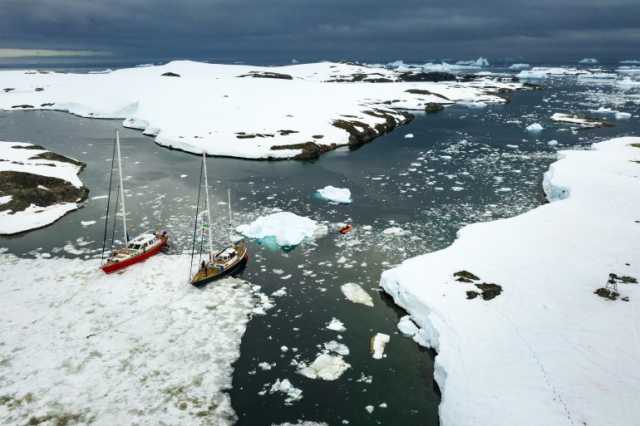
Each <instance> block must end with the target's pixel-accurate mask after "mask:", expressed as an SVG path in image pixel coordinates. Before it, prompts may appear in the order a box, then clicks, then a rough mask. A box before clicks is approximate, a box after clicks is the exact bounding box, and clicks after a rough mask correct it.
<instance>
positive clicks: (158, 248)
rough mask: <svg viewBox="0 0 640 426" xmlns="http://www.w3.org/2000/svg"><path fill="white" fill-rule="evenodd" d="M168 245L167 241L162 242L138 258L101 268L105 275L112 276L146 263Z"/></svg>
mask: <svg viewBox="0 0 640 426" xmlns="http://www.w3.org/2000/svg"><path fill="white" fill-rule="evenodd" d="M166 245H167V242H166V241H164V240H163V241H162V243H160V244H157V245H155V246H153V247H151V248H150V249H149V250H147V251H145V252H142V253H140V254H138V255H136V256H131V257H130V258H128V259H125V260H123V261H121V262H117V263H106V264H104V265H102V266H101V267H100V269H102V271H104V273H106V274H111V273H113V272H116V271H119V270H121V269H124V268H126V267H127V266H131V265H133V264H136V263H140V262H144V261H145V260H147V259H148V258H150V257H151V256H155V255H156V254H158V253H160V251H161V250H162V249H163V248H164V247H165V246H166Z"/></svg>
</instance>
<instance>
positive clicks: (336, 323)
mask: <svg viewBox="0 0 640 426" xmlns="http://www.w3.org/2000/svg"><path fill="white" fill-rule="evenodd" d="M327 328H328V329H329V330H333V331H337V332H339V333H341V332H344V331H346V330H347V328H346V327H345V326H344V324H343V323H342V321H340V320H339V319H337V318H331V322H330V323H329V324H328V325H327Z"/></svg>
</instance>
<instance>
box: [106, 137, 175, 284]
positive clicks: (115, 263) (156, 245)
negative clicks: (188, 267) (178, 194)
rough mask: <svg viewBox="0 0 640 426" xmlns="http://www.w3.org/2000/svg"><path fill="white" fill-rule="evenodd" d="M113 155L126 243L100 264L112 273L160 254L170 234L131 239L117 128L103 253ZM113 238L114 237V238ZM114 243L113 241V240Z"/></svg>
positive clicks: (164, 233) (151, 234)
mask: <svg viewBox="0 0 640 426" xmlns="http://www.w3.org/2000/svg"><path fill="white" fill-rule="evenodd" d="M113 157H117V159H118V177H119V179H120V185H119V187H118V196H117V197H116V210H117V209H118V205H117V203H118V199H120V198H121V199H122V200H121V208H122V211H121V213H122V230H123V234H124V235H123V241H124V244H123V246H122V247H120V248H115V249H112V251H111V255H110V256H109V257H108V258H107V260H106V262H105V263H103V264H102V266H100V269H102V270H103V271H104V272H105V273H107V274H110V273H112V272H115V271H118V270H120V269H123V268H126V267H127V266H129V265H133V264H134V263H138V262H142V261H144V260H146V259H148V258H150V257H151V256H153V255H155V254H158V253H159V252H160V251H161V250H162V249H163V248H165V247H166V246H167V245H168V244H169V235H168V234H167V232H166V231H162V232H145V233H143V234H140V235H138V236H137V237H135V238H134V239H132V240H129V234H128V233H127V210H126V207H125V194H124V183H123V176H122V159H121V156H120V135H119V133H118V131H117V130H116V140H115V144H114V146H113V156H112V159H111V174H110V176H109V197H108V199H107V214H106V217H105V223H104V243H103V246H102V253H103V256H104V249H105V246H106V242H107V228H108V222H109V204H110V202H111V192H112V191H111V183H112V180H113V179H112V178H113V160H114V158H113ZM116 217H117V214H114V221H113V228H114V235H115V226H116V223H115V222H116V221H115V219H116ZM112 240H113V238H112ZM112 244H113V241H112Z"/></svg>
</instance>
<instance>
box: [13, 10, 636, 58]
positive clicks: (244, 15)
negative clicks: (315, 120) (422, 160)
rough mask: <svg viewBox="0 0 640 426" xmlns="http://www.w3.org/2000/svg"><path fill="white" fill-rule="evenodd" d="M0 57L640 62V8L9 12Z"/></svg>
mask: <svg viewBox="0 0 640 426" xmlns="http://www.w3.org/2000/svg"><path fill="white" fill-rule="evenodd" d="M0 49H41V50H45V49H46V50H56V49H63V50H70V49H71V50H75V49H78V50H84V51H85V52H86V51H102V52H110V54H111V55H112V56H111V57H113V58H129V59H134V60H135V59H137V58H140V59H143V58H174V57H175V58H200V59H210V60H216V59H218V60H224V61H234V60H239V61H247V62H252V61H253V62H265V61H266V62H269V61H271V62H283V61H288V60H290V59H291V58H297V59H298V60H301V61H310V60H319V59H354V60H368V61H389V60H394V59H405V60H406V61H425V60H427V59H433V58H454V59H469V58H476V57H478V56H486V57H488V58H490V59H504V58H512V59H514V60H518V59H522V60H529V61H553V62H574V61H575V60H576V59H580V58H583V57H596V58H599V59H601V60H607V59H608V60H619V59H640V0H535V1H530V0H462V1H456V0H449V1H443V0H438V1H431V0H384V1H378V0H368V1H367V0H313V1H311V0H95V1H94V0H0Z"/></svg>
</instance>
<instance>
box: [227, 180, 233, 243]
mask: <svg viewBox="0 0 640 426" xmlns="http://www.w3.org/2000/svg"><path fill="white" fill-rule="evenodd" d="M227 203H228V204H229V242H230V243H233V230H232V228H231V189H229V188H227Z"/></svg>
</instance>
